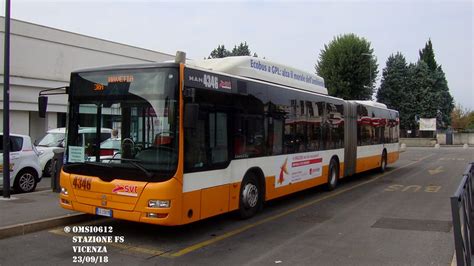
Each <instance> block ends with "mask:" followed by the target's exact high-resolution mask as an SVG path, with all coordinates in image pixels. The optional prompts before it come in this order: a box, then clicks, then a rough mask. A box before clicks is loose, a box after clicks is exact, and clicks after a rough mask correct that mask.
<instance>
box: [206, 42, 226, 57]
mask: <svg viewBox="0 0 474 266" xmlns="http://www.w3.org/2000/svg"><path fill="white" fill-rule="evenodd" d="M230 54H231V53H230V52H229V51H228V50H227V49H225V46H224V45H218V46H217V48H216V49H214V50H212V52H211V54H210V55H209V57H208V58H209V59H210V58H224V57H227V56H229V55H230Z"/></svg>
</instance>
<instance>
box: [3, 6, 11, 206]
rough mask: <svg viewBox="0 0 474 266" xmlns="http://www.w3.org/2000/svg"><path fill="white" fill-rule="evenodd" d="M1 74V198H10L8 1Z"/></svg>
mask: <svg viewBox="0 0 474 266" xmlns="http://www.w3.org/2000/svg"><path fill="white" fill-rule="evenodd" d="M3 60H4V64H3V67H4V70H3V71H4V72H3V197H4V198H6V199H9V198H10V114H9V113H10V0H6V1H5V43H4V58H3Z"/></svg>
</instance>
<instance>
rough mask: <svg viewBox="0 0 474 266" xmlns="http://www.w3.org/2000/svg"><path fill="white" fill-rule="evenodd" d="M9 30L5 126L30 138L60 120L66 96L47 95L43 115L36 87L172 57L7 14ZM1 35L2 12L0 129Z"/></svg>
mask: <svg viewBox="0 0 474 266" xmlns="http://www.w3.org/2000/svg"><path fill="white" fill-rule="evenodd" d="M10 33H11V35H10V132H11V133H17V134H25V135H29V136H31V138H32V140H33V141H35V140H38V139H39V138H41V137H42V136H43V135H44V134H45V132H46V131H47V130H49V129H52V128H57V127H61V126H64V125H65V120H66V109H67V96H66V95H59V96H50V97H49V99H48V113H47V115H46V118H40V117H39V115H38V93H39V92H40V91H41V90H44V89H49V88H57V87H62V86H67V85H68V84H69V78H70V73H71V72H72V71H74V70H77V69H81V68H90V67H96V66H104V65H114V64H134V63H147V62H162V61H166V60H172V59H174V55H171V54H166V53H160V52H156V51H151V50H147V49H142V48H138V47H133V46H129V45H125V44H120V43H116V42H112V41H106V40H102V39H98V38H94V37H90V36H85V35H81V34H76V33H72V32H67V31H63V30H59V29H54V28H50V27H45V26H41V25H37V24H32V23H29V22H24V21H19V20H13V19H12V20H11V22H10ZM4 35H5V18H4V17H0V47H2V53H0V64H1V67H0V86H1V87H2V93H1V94H0V131H3V73H4V72H3V70H4V68H3V60H4V54H3V47H4V38H5V37H4Z"/></svg>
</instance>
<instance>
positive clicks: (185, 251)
mask: <svg viewBox="0 0 474 266" xmlns="http://www.w3.org/2000/svg"><path fill="white" fill-rule="evenodd" d="M431 156H433V154H431V155H428V156H425V157H423V158H421V159H419V160H417V161H415V162H412V163H409V164H407V165H404V166H401V167H398V168H396V169H394V170H392V171H390V172H385V173H383V174H380V175H379V176H376V177H374V178H372V179H370V180H367V181H364V182H362V183H359V184H357V185H354V186H352V187H348V188H345V189H341V190H339V191H335V192H332V193H330V194H328V195H326V196H323V197H321V198H319V199H316V200H313V201H310V202H307V203H304V204H301V205H299V206H297V207H294V208H292V209H289V210H287V211H284V212H282V213H279V214H276V215H274V216H270V217H268V218H265V219H263V220H260V221H258V222H255V223H253V224H249V225H246V226H243V227H241V228H238V229H235V230H233V231H230V232H227V233H225V234H223V235H220V236H216V237H214V238H212V239H209V240H206V241H203V242H200V243H197V244H194V245H192V246H189V247H186V248H183V249H181V250H179V251H177V252H175V253H172V254H164V255H162V256H163V257H171V258H176V257H179V256H183V255H185V254H188V253H190V252H192V251H195V250H197V249H200V248H203V247H205V246H208V245H211V244H214V243H216V242H218V241H221V240H223V239H226V238H229V237H231V236H234V235H237V234H239V233H242V232H244V231H246V230H248V229H250V228H253V227H256V226H258V225H261V224H264V223H267V222H270V221H273V220H275V219H278V218H280V217H282V216H285V215H288V214H290V213H293V212H296V211H298V210H300V209H303V208H306V207H308V206H310V205H313V204H315V203H318V202H321V201H323V200H326V199H329V198H333V197H335V196H338V195H340V194H342V193H345V192H348V191H351V190H353V189H356V188H358V187H361V186H363V185H366V184H369V183H372V182H374V181H376V180H378V179H380V178H381V177H383V176H385V175H387V174H391V173H393V172H396V171H398V170H400V169H403V168H405V167H408V166H411V165H413V164H415V163H418V162H421V161H423V160H425V159H427V158H429V157H431Z"/></svg>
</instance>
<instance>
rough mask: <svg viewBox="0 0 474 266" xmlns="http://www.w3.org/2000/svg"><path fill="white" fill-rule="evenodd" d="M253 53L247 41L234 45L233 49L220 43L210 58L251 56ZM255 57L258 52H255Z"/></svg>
mask: <svg viewBox="0 0 474 266" xmlns="http://www.w3.org/2000/svg"><path fill="white" fill-rule="evenodd" d="M251 54H252V53H251V51H250V49H249V45H248V44H247V42H241V43H240V44H239V45H234V48H233V49H232V51H229V50H227V49H226V48H225V46H224V45H218V46H217V48H215V49H214V50H212V52H211V54H210V55H209V57H208V59H211V58H224V57H228V56H250V55H251ZM253 57H258V56H257V53H253Z"/></svg>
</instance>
